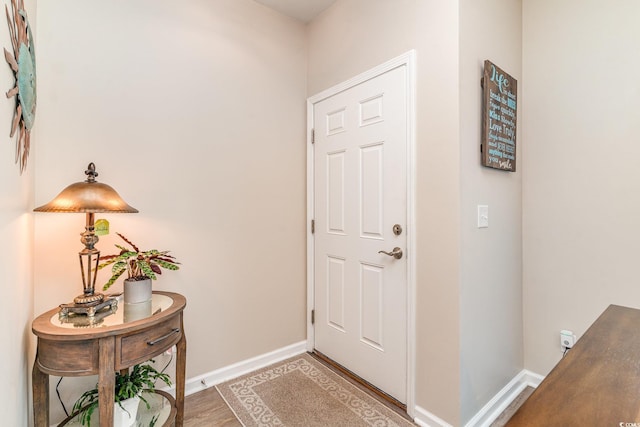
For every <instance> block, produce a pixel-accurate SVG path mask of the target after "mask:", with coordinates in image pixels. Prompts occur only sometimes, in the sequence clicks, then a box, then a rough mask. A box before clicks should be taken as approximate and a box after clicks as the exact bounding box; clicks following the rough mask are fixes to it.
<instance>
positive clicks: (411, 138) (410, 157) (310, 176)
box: [306, 50, 416, 418]
mask: <svg viewBox="0 0 640 427" xmlns="http://www.w3.org/2000/svg"><path fill="white" fill-rule="evenodd" d="M415 56H416V54H415V50H411V51H409V52H406V53H404V54H402V55H400V56H398V57H396V58H393V59H391V60H389V61H387V62H385V63H383V64H381V65H378V66H377V67H374V68H372V69H370V70H368V71H365V72H364V73H362V74H359V75H357V76H355V77H353V78H351V79H349V80H347V81H345V82H342V83H339V84H337V85H335V86H333V87H331V88H329V89H326V90H324V91H322V92H320V93H318V94H316V95H313V96H311V97H309V98H307V141H306V144H307V351H309V352H311V351H313V349H314V343H315V330H314V326H313V324H312V323H311V311H312V310H313V309H314V307H315V301H314V274H315V271H314V262H313V260H314V241H315V236H314V234H313V233H312V232H311V221H312V220H313V219H314V218H313V213H314V209H315V203H314V200H313V196H314V150H313V144H312V143H311V137H312V135H311V133H312V129H313V128H314V121H313V113H314V104H317V103H318V102H320V101H323V100H324V99H326V98H329V97H331V96H333V95H336V94H338V93H340V92H343V91H345V90H347V89H350V88H352V87H354V86H357V85H359V84H361V83H364V82H365V81H367V80H371V79H373V78H375V77H378V76H380V75H382V74H385V73H387V72H389V71H391V70H393V69H396V68H399V67H403V66H404V67H406V70H407V81H406V87H405V90H406V101H407V106H406V107H407V159H406V162H407V164H406V166H407V168H406V171H407V227H406V229H407V230H406V232H407V251H406V252H407V255H406V256H407V402H406V403H407V413H408V414H409V416H410V417H412V418H413V417H415V377H416V256H415V255H416V250H415V248H416V227H415V224H416V222H415V208H416V203H415V201H416V197H415V183H416V164H415V158H416V155H415V154H416V143H415V140H416V133H415V111H416V107H415V99H416V96H415V90H416V77H415V63H416V59H415Z"/></svg>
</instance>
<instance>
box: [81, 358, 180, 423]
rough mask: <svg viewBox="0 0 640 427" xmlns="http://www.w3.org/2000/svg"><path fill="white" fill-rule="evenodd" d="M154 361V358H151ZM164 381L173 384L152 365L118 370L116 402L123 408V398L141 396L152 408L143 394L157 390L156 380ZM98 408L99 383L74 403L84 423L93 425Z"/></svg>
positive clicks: (167, 376)
mask: <svg viewBox="0 0 640 427" xmlns="http://www.w3.org/2000/svg"><path fill="white" fill-rule="evenodd" d="M151 362H153V360H151ZM158 380H160V381H162V382H164V383H165V384H166V385H168V386H170V385H171V378H169V375H167V374H165V373H162V372H159V371H158V370H157V369H156V368H154V367H153V366H151V365H147V364H145V365H135V366H134V367H133V368H131V369H130V371H129V373H127V374H124V375H122V374H120V373H119V372H116V386H115V392H114V402H115V403H117V404H118V405H120V407H121V408H122V409H124V407H123V406H122V403H120V402H122V401H123V400H127V399H130V398H132V397H136V396H139V397H140V399H141V400H142V401H143V402H144V403H145V404H146V405H147V409H148V408H150V405H149V402H147V400H146V399H145V398H144V397H143V396H142V392H143V391H147V392H153V391H155V383H156V381H158ZM97 408H98V385H97V384H96V387H95V388H93V389H91V390H87V391H85V392H84V393H83V394H82V396H80V398H79V399H78V400H77V401H76V403H75V404H74V405H73V412H74V413H76V412H77V413H78V414H79V415H80V422H81V423H82V425H87V426H88V427H91V415H92V414H93V412H94V411H95V410H96V409H97Z"/></svg>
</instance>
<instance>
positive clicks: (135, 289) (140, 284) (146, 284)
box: [124, 279, 151, 304]
mask: <svg viewBox="0 0 640 427" xmlns="http://www.w3.org/2000/svg"><path fill="white" fill-rule="evenodd" d="M148 301H151V279H144V280H132V279H125V281H124V302H125V304H139V303H141V302H148Z"/></svg>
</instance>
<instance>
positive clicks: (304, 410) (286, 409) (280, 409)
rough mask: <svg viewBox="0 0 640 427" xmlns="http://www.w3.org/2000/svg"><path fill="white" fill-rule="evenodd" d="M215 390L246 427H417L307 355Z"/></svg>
mask: <svg viewBox="0 0 640 427" xmlns="http://www.w3.org/2000/svg"><path fill="white" fill-rule="evenodd" d="M216 388H217V389H218V392H219V393H220V395H222V397H223V398H224V400H225V401H226V402H227V404H228V405H229V407H231V409H232V410H233V412H234V413H235V414H236V417H238V419H239V420H240V422H241V423H242V424H243V425H244V426H245V427H270V426H289V427H303V426H304V427H326V426H349V427H359V426H363V427H365V426H375V427H407V426H414V425H415V424H413V423H411V422H410V421H408V420H406V419H404V418H403V417H401V416H400V415H399V414H397V413H396V412H394V411H393V410H392V409H389V408H387V407H386V406H385V405H383V404H382V403H379V402H378V401H376V400H375V399H374V398H372V397H371V396H369V395H368V394H367V393H365V392H363V391H362V390H360V389H358V388H357V387H356V386H354V385H353V384H351V383H349V382H348V381H347V380H345V379H344V378H342V377H340V376H339V375H337V374H336V373H334V372H333V371H331V370H330V369H328V368H326V367H325V366H324V365H322V364H321V363H320V362H318V361H317V360H315V359H314V358H313V357H311V356H309V355H308V354H302V355H300V356H296V357H293V358H291V359H288V360H285V361H283V362H280V363H276V364H274V365H271V366H268V367H266V368H264V369H261V370H258V371H255V372H252V373H250V374H247V375H245V376H242V377H239V378H236V379H233V380H231V381H228V382H226V383H222V384H218V385H217V386H216Z"/></svg>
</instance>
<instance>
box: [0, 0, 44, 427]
mask: <svg viewBox="0 0 640 427" xmlns="http://www.w3.org/2000/svg"><path fill="white" fill-rule="evenodd" d="M5 5H7V6H8V7H9V10H11V2H10V1H9V0H5V1H3V2H2V7H3V8H4V6H5ZM25 8H26V9H27V14H28V17H29V22H30V23H31V25H32V26H33V28H34V31H35V26H36V8H37V2H36V1H35V0H33V1H30V0H27V1H26V2H25ZM34 36H36V33H34ZM0 45H2V46H4V47H5V48H6V49H7V50H8V51H10V52H12V49H11V41H10V39H9V32H8V29H7V24H6V21H5V20H4V19H3V24H2V31H0ZM0 70H1V71H0V74H1V75H2V77H1V79H0V80H1V81H2V82H4V85H5V86H4V90H5V91H7V90H9V89H11V87H12V85H13V82H14V77H13V72H12V71H11V69H10V68H9V67H8V66H6V65H5V66H3V67H0ZM14 111H15V98H11V99H5V98H4V96H3V97H2V100H1V101H0V129H2V131H1V132H0V135H2V137H1V138H0V183H2V190H1V192H0V194H1V195H0V241H1V242H2V245H1V246H0V283H2V299H1V300H0V321H1V323H2V325H3V327H2V328H0V342H2V347H3V351H2V355H1V356H0V365H2V378H3V382H4V386H3V387H2V388H1V389H0V413H1V414H2V424H3V425H7V426H26V425H27V423H28V419H29V418H30V417H31V415H30V413H31V411H30V408H31V407H30V403H29V402H30V401H29V394H30V393H29V378H30V372H31V362H32V360H33V359H32V358H33V353H34V350H33V349H34V344H35V341H34V339H33V336H32V335H31V320H32V319H33V275H32V270H33V263H32V253H33V215H32V214H31V209H33V191H34V179H33V169H34V160H35V150H32V151H31V156H30V157H29V162H28V164H27V169H26V170H25V172H24V173H23V174H22V175H20V168H19V166H18V165H16V164H14V158H15V154H16V152H15V138H10V137H9V131H10V129H11V121H12V119H13V114H14ZM36 123H38V121H37V120H36ZM31 138H32V139H31V142H32V144H33V147H35V146H37V144H38V141H39V139H38V137H37V132H36V131H35V130H34V132H32V133H31Z"/></svg>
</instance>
